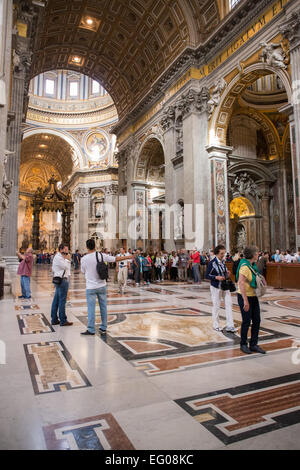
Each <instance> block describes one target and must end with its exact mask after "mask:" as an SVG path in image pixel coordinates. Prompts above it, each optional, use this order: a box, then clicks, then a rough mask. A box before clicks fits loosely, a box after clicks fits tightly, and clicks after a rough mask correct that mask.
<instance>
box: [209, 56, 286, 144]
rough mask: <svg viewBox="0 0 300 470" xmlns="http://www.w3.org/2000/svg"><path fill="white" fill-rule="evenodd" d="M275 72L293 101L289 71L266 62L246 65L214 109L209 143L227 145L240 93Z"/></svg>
mask: <svg viewBox="0 0 300 470" xmlns="http://www.w3.org/2000/svg"><path fill="white" fill-rule="evenodd" d="M271 73H274V74H276V75H278V76H279V78H280V79H281V81H282V83H283V85H284V87H285V90H286V93H287V97H288V103H292V87H291V81H290V77H289V74H288V72H286V71H285V70H281V69H279V68H275V67H272V66H270V65H267V64H265V63H255V64H252V65H250V66H248V67H246V68H245V69H244V71H243V73H241V74H238V75H237V76H236V77H235V78H234V79H233V80H232V81H231V82H230V83H229V84H228V86H227V88H226V89H225V92H224V93H223V95H222V97H221V100H220V103H219V105H218V106H217V107H216V109H215V110H214V113H213V115H212V119H211V122H210V132H209V144H210V145H215V144H221V145H226V137H227V130H228V126H229V123H230V119H231V116H232V113H233V110H234V104H235V102H236V100H237V98H238V97H239V96H240V94H241V93H242V92H243V91H244V90H245V88H247V87H248V86H250V85H251V83H253V82H254V81H255V80H258V79H259V78H260V77H261V76H262V75H269V74H271Z"/></svg>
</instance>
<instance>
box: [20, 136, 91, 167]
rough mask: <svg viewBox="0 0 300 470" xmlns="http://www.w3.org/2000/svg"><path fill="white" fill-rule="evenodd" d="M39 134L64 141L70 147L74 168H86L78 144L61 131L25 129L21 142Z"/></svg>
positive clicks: (85, 161) (85, 162)
mask: <svg viewBox="0 0 300 470" xmlns="http://www.w3.org/2000/svg"><path fill="white" fill-rule="evenodd" d="M41 134H50V135H54V136H56V137H59V138H61V139H63V140H64V141H66V142H67V143H68V144H69V145H70V147H71V148H72V150H73V155H72V159H73V166H74V168H79V169H82V168H85V167H86V166H87V160H86V157H85V155H84V153H83V152H82V150H81V148H80V145H79V144H78V142H76V140H75V139H74V138H73V137H72V136H71V135H70V134H68V133H67V132H64V131H62V130H59V131H58V130H55V129H51V128H48V127H40V128H36V127H31V128H29V129H26V130H25V131H24V134H23V141H24V140H25V139H26V138H28V137H31V136H35V135H41Z"/></svg>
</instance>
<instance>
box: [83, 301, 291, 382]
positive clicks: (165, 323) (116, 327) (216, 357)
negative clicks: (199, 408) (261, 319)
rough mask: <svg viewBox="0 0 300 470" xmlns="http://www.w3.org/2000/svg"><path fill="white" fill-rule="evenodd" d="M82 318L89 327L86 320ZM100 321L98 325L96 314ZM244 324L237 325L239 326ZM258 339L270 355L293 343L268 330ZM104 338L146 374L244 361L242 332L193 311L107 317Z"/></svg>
mask: <svg viewBox="0 0 300 470" xmlns="http://www.w3.org/2000/svg"><path fill="white" fill-rule="evenodd" d="M78 319H79V320H80V321H81V322H82V323H83V324H85V325H87V318H86V317H78ZM221 319H222V320H223V319H224V317H223V316H221ZM96 321H97V326H99V325H98V321H100V319H99V317H98V316H97V317H96ZM240 323H241V322H240V321H235V324H236V326H240ZM96 333H97V334H99V333H98V331H97V332H96ZM249 335H250V331H249ZM259 338H260V344H261V346H262V347H264V348H265V349H266V351H270V352H276V351H277V352H279V351H283V350H286V349H289V348H292V347H293V343H294V340H293V338H291V336H290V335H288V334H284V333H280V332H277V331H273V330H270V329H268V328H265V327H264V328H261V329H260V336H259ZM101 339H102V341H104V342H105V343H106V344H107V345H108V346H110V347H111V348H112V349H114V350H115V351H116V352H117V353H118V354H120V355H121V356H122V357H123V358H124V359H126V360H127V361H129V362H131V364H132V366H133V367H135V368H136V369H137V370H140V371H142V372H143V373H144V374H145V375H147V376H151V375H158V374H166V373H171V372H174V371H180V370H185V369H187V368H197V367H204V366H212V365H214V364H215V363H217V362H219V363H220V362H232V361H236V360H237V359H240V360H241V359H245V355H244V354H243V353H242V352H241V351H240V348H239V344H240V336H239V332H237V333H236V334H232V333H227V332H226V331H225V330H224V331H223V332H216V331H214V330H213V328H212V318H211V314H210V313H207V312H203V311H200V310H198V309H195V308H184V307H181V308H175V309H166V308H164V309H160V310H155V311H152V310H151V311H148V310H147V311H144V312H139V313H133V312H131V311H130V312H127V313H125V314H124V313H115V314H114V315H109V317H108V331H107V335H106V336H105V337H101ZM251 357H257V355H256V354H252V355H251V356H249V357H248V359H249V358H251Z"/></svg>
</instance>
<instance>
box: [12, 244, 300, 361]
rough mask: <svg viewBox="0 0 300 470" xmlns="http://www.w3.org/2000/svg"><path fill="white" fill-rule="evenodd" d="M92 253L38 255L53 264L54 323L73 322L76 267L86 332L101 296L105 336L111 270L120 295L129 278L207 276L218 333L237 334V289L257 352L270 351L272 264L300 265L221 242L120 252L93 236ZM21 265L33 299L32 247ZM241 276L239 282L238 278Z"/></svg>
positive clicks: (287, 256) (197, 279)
mask: <svg viewBox="0 0 300 470" xmlns="http://www.w3.org/2000/svg"><path fill="white" fill-rule="evenodd" d="M86 248H87V252H86V253H84V254H81V253H80V252H79V250H76V252H75V253H73V254H71V253H70V252H69V248H68V246H66V245H65V244H61V245H60V246H59V249H58V252H57V253H53V254H50V253H38V254H37V255H36V263H37V264H45V263H47V264H51V263H52V272H53V284H54V285H55V294H54V298H53V302H52V306H51V323H52V325H60V326H62V327H64V326H72V325H73V323H72V322H69V321H68V319H67V316H66V302H67V299H68V297H67V296H68V289H69V281H70V276H71V265H73V266H74V270H75V271H78V270H79V269H81V272H82V273H83V274H84V275H85V279H86V299H87V306H88V327H87V330H86V331H85V332H83V333H81V334H82V335H86V336H88V335H90V336H93V335H95V331H96V330H95V307H96V301H97V300H98V303H99V307H100V313H101V325H100V329H99V331H100V334H102V335H105V334H106V331H107V289H106V284H107V280H108V277H109V269H108V267H110V268H113V269H114V271H115V278H114V281H115V282H116V283H117V284H118V286H119V292H120V294H124V293H125V291H126V287H127V284H128V282H132V283H133V285H134V286H136V287H139V286H140V285H141V284H143V285H145V286H149V285H150V284H151V283H152V282H157V283H161V282H164V281H167V280H170V281H173V282H177V281H182V282H189V281H190V282H194V283H195V284H201V282H202V281H203V280H204V279H205V280H206V281H209V282H210V292H211V299H212V304H213V306H212V323H213V325H212V326H213V329H214V330H215V331H217V332H222V331H223V332H226V333H228V334H231V333H232V334H235V333H236V332H237V328H235V325H234V320H233V315H232V293H233V292H235V291H237V301H238V305H239V307H240V311H241V317H242V324H241V331H240V337H241V342H240V348H241V351H243V353H245V354H251V353H252V352H256V353H261V354H265V351H264V350H263V349H262V348H261V347H260V346H258V338H259V328H260V321H261V319H260V305H259V296H261V295H263V294H264V292H265V287H266V282H265V279H264V276H265V274H266V267H267V263H269V262H274V263H300V252H298V253H292V252H291V251H289V250H288V251H285V252H283V251H280V250H276V252H275V253H269V252H259V250H258V248H257V247H255V246H248V247H245V249H244V250H243V253H235V254H234V255H231V254H230V253H227V252H226V248H225V247H224V246H223V245H219V246H217V247H216V248H215V249H214V250H210V251H209V252H204V251H203V252H201V253H200V251H199V250H197V249H196V248H195V249H194V250H191V251H188V250H185V249H181V250H178V251H173V252H171V253H166V252H164V251H161V252H156V253H150V252H145V253H142V252H141V250H139V249H137V250H132V249H128V251H126V250H125V249H124V248H121V249H120V250H119V251H118V252H116V253H109V252H108V250H107V249H105V250H103V251H102V252H101V253H98V252H97V251H96V247H95V241H94V240H93V239H91V240H88V241H87V242H86ZM17 255H18V257H19V260H20V265H19V269H18V274H19V275H20V277H21V290H22V295H21V296H20V297H19V298H20V299H31V290H30V277H31V275H32V267H33V263H34V255H33V250H32V248H28V249H27V250H26V252H25V253H23V254H22V253H19V252H18V253H17ZM228 263H232V264H231V266H232V272H229V270H228V267H227V266H228ZM232 276H235V282H233V281H232ZM222 298H223V299H224V303H225V311H226V326H225V328H221V327H220V322H219V318H220V308H221V300H222ZM250 327H251V337H250V340H249V345H248V331H249V328H250Z"/></svg>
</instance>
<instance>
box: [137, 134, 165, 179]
mask: <svg viewBox="0 0 300 470" xmlns="http://www.w3.org/2000/svg"><path fill="white" fill-rule="evenodd" d="M159 158H160V159H161V161H162V159H163V161H164V162H165V151H164V145H163V142H162V140H161V139H160V137H159V136H157V135H156V134H151V135H149V136H148V137H147V139H146V140H145V141H144V142H143V144H142V146H141V148H140V151H139V153H138V156H137V159H136V162H135V166H134V179H135V180H137V181H146V180H147V176H148V173H149V166H150V164H151V162H153V159H157V160H158V159H159ZM155 163H156V161H155ZM161 165H163V163H161ZM158 170H159V168H158ZM161 170H162V171H161V172H160V173H161V174H164V168H161ZM158 173H159V171H158ZM160 177H161V175H160Z"/></svg>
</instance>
